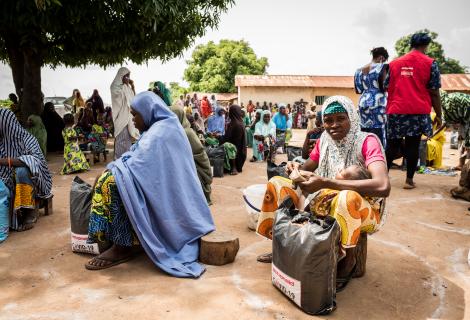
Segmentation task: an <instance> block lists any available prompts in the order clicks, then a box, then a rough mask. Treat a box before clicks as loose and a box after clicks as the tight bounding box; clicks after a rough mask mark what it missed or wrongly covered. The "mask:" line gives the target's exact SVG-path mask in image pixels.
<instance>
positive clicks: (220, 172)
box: [211, 158, 224, 178]
mask: <svg viewBox="0 0 470 320" xmlns="http://www.w3.org/2000/svg"><path fill="white" fill-rule="evenodd" d="M211 165H212V167H213V168H214V171H213V173H212V176H214V177H216V178H222V177H223V176H224V158H222V159H219V158H215V159H212V160H211Z"/></svg>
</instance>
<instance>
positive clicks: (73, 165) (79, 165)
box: [61, 128, 90, 174]
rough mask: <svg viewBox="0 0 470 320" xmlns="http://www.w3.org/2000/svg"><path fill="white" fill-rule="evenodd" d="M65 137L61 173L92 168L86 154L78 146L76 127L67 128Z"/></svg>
mask: <svg viewBox="0 0 470 320" xmlns="http://www.w3.org/2000/svg"><path fill="white" fill-rule="evenodd" d="M62 136H63V137H64V167H63V168H62V172H61V174H70V173H74V172H78V171H84V170H88V169H90V165H89V164H88V162H87V160H86V158H85V156H84V155H83V153H82V151H81V150H80V147H79V146H78V141H77V138H78V134H77V132H76V131H75V129H74V128H65V129H64V130H63V131H62Z"/></svg>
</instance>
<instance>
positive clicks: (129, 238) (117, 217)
mask: <svg viewBox="0 0 470 320" xmlns="http://www.w3.org/2000/svg"><path fill="white" fill-rule="evenodd" d="M88 243H102V244H116V245H120V246H128V247H129V246H132V245H136V244H138V243H139V242H138V239H137V236H136V235H135V233H134V230H133V228H132V224H131V222H130V220H129V217H128V216H127V213H126V209H125V208H124V204H123V203H122V200H121V196H120V195H119V191H118V188H117V186H116V182H115V180H114V176H113V174H112V173H111V172H110V171H106V172H104V173H103V174H102V175H101V176H100V177H99V178H98V181H97V183H96V186H95V190H94V193H93V197H92V200H91V213H90V223H89V226H88Z"/></svg>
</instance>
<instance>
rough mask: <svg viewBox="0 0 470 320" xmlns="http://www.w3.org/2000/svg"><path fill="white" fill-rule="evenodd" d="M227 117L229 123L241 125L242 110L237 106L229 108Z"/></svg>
mask: <svg viewBox="0 0 470 320" xmlns="http://www.w3.org/2000/svg"><path fill="white" fill-rule="evenodd" d="M228 117H229V118H230V123H232V121H237V122H240V123H241V124H243V117H242V109H241V108H240V107H239V106H237V105H231V106H230V108H229V109H228Z"/></svg>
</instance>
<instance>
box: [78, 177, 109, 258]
mask: <svg viewBox="0 0 470 320" xmlns="http://www.w3.org/2000/svg"><path fill="white" fill-rule="evenodd" d="M92 196H93V187H92V186H91V185H89V184H88V183H86V182H85V181H83V180H82V179H80V178H79V177H75V179H73V181H72V187H71V189H70V229H71V231H72V232H71V242H72V251H73V252H80V253H90V254H100V252H102V248H101V247H100V246H98V243H87V242H88V222H89V221H90V210H91V198H92Z"/></svg>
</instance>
